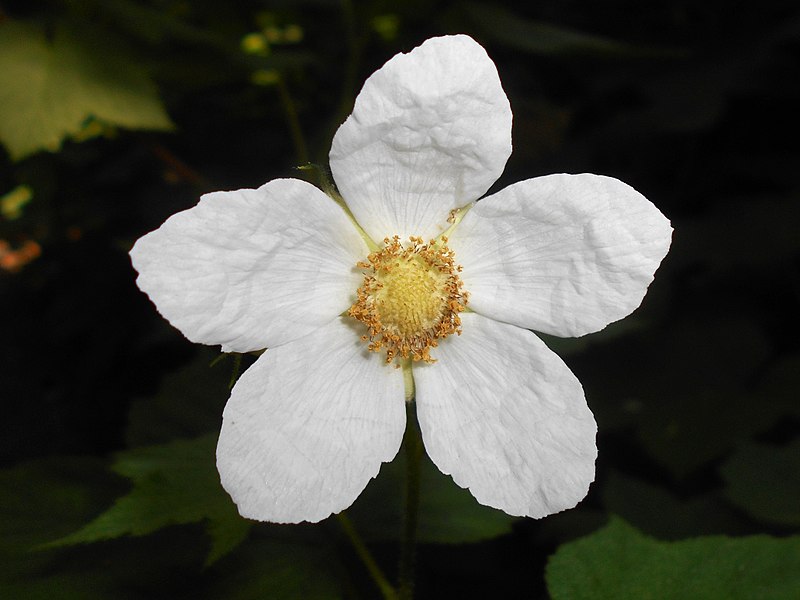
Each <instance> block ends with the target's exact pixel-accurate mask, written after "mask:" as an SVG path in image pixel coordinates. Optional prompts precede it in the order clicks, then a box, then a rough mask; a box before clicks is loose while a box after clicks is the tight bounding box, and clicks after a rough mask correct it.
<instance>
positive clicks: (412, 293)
mask: <svg viewBox="0 0 800 600" xmlns="http://www.w3.org/2000/svg"><path fill="white" fill-rule="evenodd" d="M408 241H409V243H408V244H405V245H404V244H402V243H400V238H399V237H398V236H394V237H393V238H391V239H389V238H386V239H384V240H383V243H384V248H383V249H382V250H379V251H378V252H373V253H372V254H370V255H369V256H368V257H367V260H366V261H362V262H359V263H358V264H357V266H358V267H360V268H362V269H365V273H364V283H363V284H362V285H361V287H360V288H358V292H357V293H358V299H357V300H356V303H355V304H353V306H351V307H350V310H349V311H348V313H347V314H349V315H350V316H351V317H353V318H354V319H358V320H359V321H361V322H362V323H364V324H365V325H366V326H367V330H368V334H367V335H365V336H362V338H361V339H362V340H364V341H369V349H370V350H371V351H373V352H379V351H380V350H381V349H383V348H386V362H387V363H391V362H392V361H393V360H395V359H398V360H399V359H407V358H411V359H412V360H416V361H419V360H424V361H425V362H427V363H432V362H435V359H433V358H431V356H430V349H431V348H435V347H436V346H437V345H438V343H439V342H438V340H440V339H442V338H445V337H447V336H448V335H450V334H451V333H455V334H457V335H460V334H461V318H460V317H459V316H458V313H459V312H461V311H463V310H464V309H465V307H466V304H467V296H468V294H467V292H465V291H464V290H463V287H464V284H463V282H462V281H461V279H460V278H459V276H458V273H459V272H460V271H461V267H460V266H458V265H456V264H455V262H454V254H453V251H452V250H450V249H449V248H448V247H447V238H446V237H442V238H441V241H438V242H437V241H434V240H431V241H430V242H429V243H427V244H425V243H424V242H423V240H422V238H419V237H410V238H409V240H408ZM398 366H399V365H398Z"/></svg>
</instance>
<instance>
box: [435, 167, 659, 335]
mask: <svg viewBox="0 0 800 600" xmlns="http://www.w3.org/2000/svg"><path fill="white" fill-rule="evenodd" d="M671 237H672V227H670V224H669V220H668V219H667V218H666V217H665V216H664V215H662V214H661V213H660V212H659V210H658V209H657V208H656V207H655V206H653V204H652V203H651V202H650V201H648V200H647V199H646V198H645V197H644V196H642V195H641V194H640V193H639V192H637V191H636V190H634V189H633V188H632V187H630V186H629V185H626V184H625V183H622V182H621V181H619V180H617V179H613V178H611V177H603V176H600V175H590V174H582V175H563V174H560V175H548V176H546V177H538V178H536V179H529V180H528V181H523V182H520V183H517V184H514V185H511V186H509V187H507V188H505V189H504V190H501V191H500V192H498V193H497V194H494V195H492V196H490V197H488V198H485V199H483V200H481V201H480V202H478V203H477V204H476V205H475V206H474V207H473V208H472V210H470V211H469V212H468V213H467V215H466V216H465V217H464V219H463V220H462V221H461V223H460V224H459V225H458V227H457V228H456V229H455V231H454V232H453V233H452V235H451V236H450V242H449V245H450V247H451V248H452V249H453V250H454V251H455V255H456V261H457V262H458V263H459V264H461V265H462V266H463V267H464V271H463V275H462V279H463V281H464V288H465V289H466V290H467V291H468V292H469V294H470V296H469V308H471V309H472V310H474V311H475V312H478V313H481V314H483V315H486V316H488V317H491V318H493V319H498V320H501V321H505V322H507V323H513V324H514V325H519V326H520V327H524V328H526V329H534V330H536V331H542V332H545V333H550V334H553V335H560V336H580V335H584V334H587V333H592V332H594V331H599V330H600V329H602V328H603V327H605V326H606V325H608V324H609V323H613V322H614V321H617V320H619V319H621V318H623V317H625V316H627V315H628V314H630V313H631V312H632V311H634V310H635V309H636V308H637V307H638V306H639V305H640V304H641V302H642V298H644V295H645V292H646V291H647V286H649V285H650V282H651V281H653V274H654V273H655V271H656V269H657V268H658V266H659V264H661V260H662V259H663V258H664V256H665V255H666V253H667V250H668V249H669V245H670V240H671Z"/></svg>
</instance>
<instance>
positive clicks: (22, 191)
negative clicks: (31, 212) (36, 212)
mask: <svg viewBox="0 0 800 600" xmlns="http://www.w3.org/2000/svg"><path fill="white" fill-rule="evenodd" d="M31 200H33V190H32V189H31V187H30V186H29V185H24V184H23V185H18V186H17V187H15V188H14V189H13V190H11V191H10V192H8V193H7V194H3V195H2V196H0V215H2V216H3V217H4V218H5V219H7V220H9V221H13V220H15V219H19V218H20V217H21V216H22V209H23V208H24V207H25V205H27V204H28V203H29V202H30V201H31Z"/></svg>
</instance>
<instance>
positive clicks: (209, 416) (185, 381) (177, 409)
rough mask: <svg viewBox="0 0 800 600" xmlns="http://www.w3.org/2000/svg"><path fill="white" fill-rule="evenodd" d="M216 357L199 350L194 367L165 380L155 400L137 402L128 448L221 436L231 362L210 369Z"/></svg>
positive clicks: (132, 411)
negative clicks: (206, 436) (184, 439)
mask: <svg viewBox="0 0 800 600" xmlns="http://www.w3.org/2000/svg"><path fill="white" fill-rule="evenodd" d="M216 357H219V352H216V351H214V350H211V349H206V348H203V349H200V350H199V351H198V354H197V357H196V358H195V359H194V360H193V361H192V362H191V363H189V364H188V365H186V366H184V367H182V368H181V369H178V370H177V371H174V372H172V373H169V374H167V375H166V376H165V377H164V379H163V380H162V381H161V386H160V387H159V389H158V393H157V394H156V395H155V396H153V397H151V398H143V399H140V400H137V401H136V402H134V403H133V404H132V405H131V408H130V411H129V413H128V429H127V431H126V433H125V439H126V442H127V444H128V445H129V446H145V445H148V444H159V443H164V442H169V441H171V440H174V439H177V438H193V437H197V436H201V435H204V434H207V433H212V432H219V428H220V425H221V423H222V410H223V408H224V407H225V402H226V401H227V400H228V396H230V391H229V390H228V383H229V381H230V376H231V369H232V360H230V359H228V360H220V361H219V362H217V363H216V364H214V366H211V363H212V362H213V360H214V359H215V358H216Z"/></svg>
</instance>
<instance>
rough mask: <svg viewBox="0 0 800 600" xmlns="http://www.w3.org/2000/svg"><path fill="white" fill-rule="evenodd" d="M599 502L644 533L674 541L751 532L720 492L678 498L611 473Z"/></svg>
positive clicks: (644, 483) (648, 485)
mask: <svg viewBox="0 0 800 600" xmlns="http://www.w3.org/2000/svg"><path fill="white" fill-rule="evenodd" d="M602 490H603V491H602V495H603V504H604V505H605V507H606V508H607V509H608V510H609V512H611V513H613V514H616V515H619V516H620V517H622V518H623V519H625V520H626V521H628V522H629V523H631V524H632V525H634V526H635V527H636V528H638V529H640V530H642V531H643V532H644V533H646V534H648V535H653V536H655V537H657V538H659V539H662V540H675V539H683V538H687V537H691V536H694V535H709V534H721V533H724V534H736V535H739V534H745V533H755V532H754V531H753V530H752V528H751V527H748V525H747V523H744V522H743V521H745V519H742V518H741V517H739V515H738V512H737V511H736V510H734V509H733V508H731V507H730V506H728V504H727V502H726V501H725V499H724V498H722V497H721V494H715V493H703V494H700V495H698V496H695V497H692V498H688V499H682V498H679V497H677V496H675V495H674V494H672V493H670V492H669V491H667V490H666V489H664V488H661V487H658V486H655V485H652V484H649V483H646V482H644V481H641V480H638V479H633V478H630V477H626V476H624V475H621V474H619V473H615V472H612V473H611V475H610V477H609V478H608V479H607V480H606V482H605V486H603V488H602Z"/></svg>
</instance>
